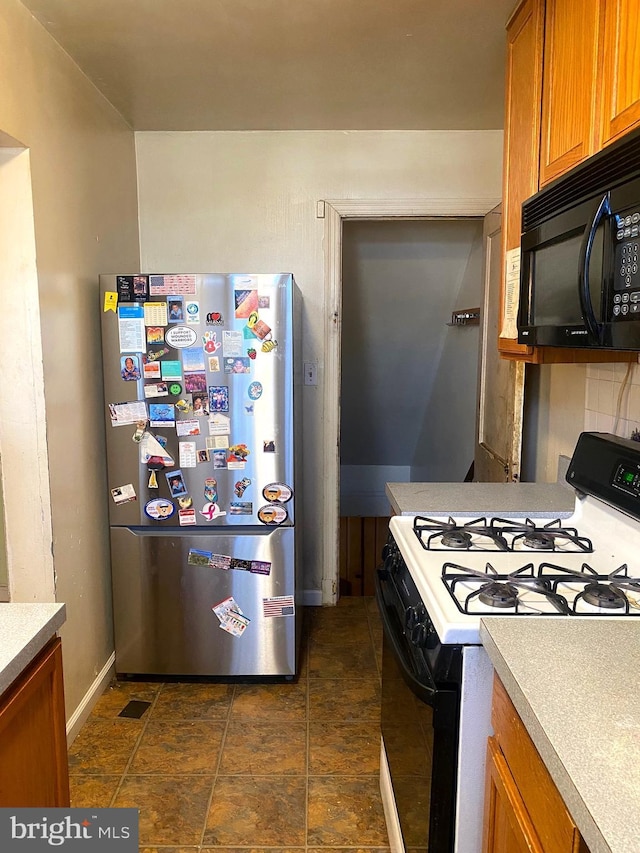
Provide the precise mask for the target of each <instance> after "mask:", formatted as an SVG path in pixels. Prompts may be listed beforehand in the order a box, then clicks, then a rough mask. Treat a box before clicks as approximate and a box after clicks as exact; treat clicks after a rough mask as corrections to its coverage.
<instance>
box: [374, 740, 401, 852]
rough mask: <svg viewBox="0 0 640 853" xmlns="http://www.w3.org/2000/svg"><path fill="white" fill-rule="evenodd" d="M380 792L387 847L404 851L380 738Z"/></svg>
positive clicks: (385, 755)
mask: <svg viewBox="0 0 640 853" xmlns="http://www.w3.org/2000/svg"><path fill="white" fill-rule="evenodd" d="M380 794H381V796H382V808H383V811H384V819H385V822H386V824H387V835H388V836H389V847H390V848H391V853H405V849H404V841H403V840H402V832H401V830H400V818H399V817H398V810H397V809H396V799H395V797H394V795H393V787H392V786H391V773H390V772H389V765H388V763H387V754H386V752H385V751H384V741H383V740H382V737H381V738H380Z"/></svg>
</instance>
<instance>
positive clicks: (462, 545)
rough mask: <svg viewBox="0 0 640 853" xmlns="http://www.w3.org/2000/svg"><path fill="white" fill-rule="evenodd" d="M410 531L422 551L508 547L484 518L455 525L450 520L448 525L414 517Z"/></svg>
mask: <svg viewBox="0 0 640 853" xmlns="http://www.w3.org/2000/svg"><path fill="white" fill-rule="evenodd" d="M413 531H414V533H415V534H416V536H417V537H418V541H419V542H420V544H421V545H422V547H423V548H424V549H425V551H450V550H460V551H508V550H509V544H508V542H507V540H506V539H505V538H504V536H503V535H502V533H501V532H500V531H499V530H497V529H496V528H494V527H492V526H491V525H490V524H489V523H488V522H487V519H486V518H476V519H474V520H473V521H468V522H466V524H458V523H457V522H456V521H455V520H454V519H453V518H451V516H449V518H448V520H447V521H440V520H438V519H437V518H428V517H426V516H422V515H417V516H416V517H415V518H414V519H413Z"/></svg>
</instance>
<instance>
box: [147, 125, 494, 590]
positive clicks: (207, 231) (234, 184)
mask: <svg viewBox="0 0 640 853" xmlns="http://www.w3.org/2000/svg"><path fill="white" fill-rule="evenodd" d="M136 147H137V156H138V182H139V183H138V186H139V204H140V240H141V257H142V268H143V269H144V270H145V271H149V272H154V271H161V270H164V271H169V270H172V271H185V272H188V271H207V270H209V271H213V270H218V271H230V270H231V271H233V270H236V271H244V272H273V271H291V272H293V273H294V275H295V277H296V280H297V282H298V284H299V286H300V288H301V290H302V293H303V296H304V325H303V333H304V358H305V360H317V361H318V366H319V370H318V380H319V381H318V386H317V387H305V389H304V398H303V409H304V484H305V485H304V489H305V493H304V495H303V513H304V517H305V543H304V550H305V558H304V563H305V568H306V578H305V586H306V587H307V588H311V589H319V588H320V586H321V577H322V566H321V562H320V561H321V557H320V554H321V531H322V517H321V505H322V488H323V474H322V445H321V442H322V422H323V411H322V401H323V383H324V374H323V359H324V353H323V336H324V323H325V306H324V257H323V234H324V227H323V220H322V219H318V218H317V217H316V207H317V201H318V200H319V199H354V198H366V199H395V198H398V199H400V198H422V199H424V198H476V197H484V198H488V197H495V198H498V197H499V196H500V193H501V163H502V132H501V131H478V132H444V131H439V132H421V131H411V132H399V131H398V132H396V131H379V132H377V131H371V132H367V131H357V132H355V131H354V132H351V131H345V132H338V131H329V132H323V131H308V132H305V131H292V132H273V131H272V132H254V133H249V132H228V133H223V132H217V133H155V132H154V133H137V134H136Z"/></svg>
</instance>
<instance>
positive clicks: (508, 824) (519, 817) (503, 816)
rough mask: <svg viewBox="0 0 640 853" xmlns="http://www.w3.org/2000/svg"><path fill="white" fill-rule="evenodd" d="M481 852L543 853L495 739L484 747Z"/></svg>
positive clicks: (491, 738)
mask: <svg viewBox="0 0 640 853" xmlns="http://www.w3.org/2000/svg"><path fill="white" fill-rule="evenodd" d="M486 797H487V799H486V806H485V815H486V816H485V838H484V850H485V851H491V853H520V851H522V853H543V849H542V845H541V844H540V840H539V838H538V836H537V834H536V831H535V829H534V828H533V824H532V823H531V818H530V817H529V813H528V812H527V809H526V806H525V804H524V802H523V800H522V797H521V796H520V791H518V788H517V786H516V783H515V782H514V779H513V776H512V775H511V773H510V772H509V765H508V764H507V762H506V761H505V758H504V755H503V754H502V750H501V749H500V747H499V746H498V743H497V741H496V739H495V738H493V737H490V738H489V742H488V746H487V786H486Z"/></svg>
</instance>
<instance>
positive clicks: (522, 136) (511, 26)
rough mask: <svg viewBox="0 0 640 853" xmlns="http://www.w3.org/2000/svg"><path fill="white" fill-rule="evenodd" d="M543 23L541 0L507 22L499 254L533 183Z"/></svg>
mask: <svg viewBox="0 0 640 853" xmlns="http://www.w3.org/2000/svg"><path fill="white" fill-rule="evenodd" d="M543 29H544V2H543V0H526V2H524V3H522V4H521V5H520V6H519V7H518V9H517V10H516V12H515V13H514V15H513V17H512V18H511V19H510V21H509V23H508V24H507V74H506V86H505V92H506V94H505V122H504V128H505V130H504V170H503V199H502V212H503V231H502V241H503V242H502V246H503V258H504V257H505V256H506V252H508V251H509V250H511V249H516V248H517V247H518V246H520V232H521V216H522V202H523V201H525V199H527V198H529V196H532V195H533V194H534V193H535V192H536V191H537V189H538V159H539V154H540V98H541V91H542V38H543ZM504 274H505V270H504V264H503V269H502V282H503V291H502V305H504V304H505V294H504ZM501 319H502V313H501ZM500 331H501V329H500V330H499V332H500ZM498 349H499V350H500V352H504V353H508V354H510V355H512V356H513V355H515V356H520V357H522V356H527V355H530V354H531V353H532V348H531V347H527V346H525V345H523V344H519V343H518V342H517V341H515V340H513V339H510V338H505V337H501V338H500V339H499V342H498Z"/></svg>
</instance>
